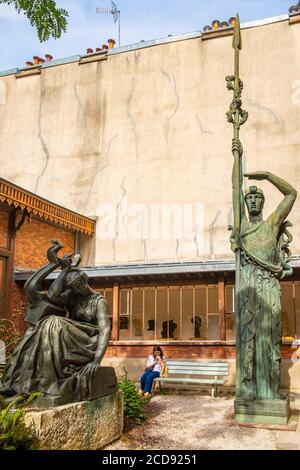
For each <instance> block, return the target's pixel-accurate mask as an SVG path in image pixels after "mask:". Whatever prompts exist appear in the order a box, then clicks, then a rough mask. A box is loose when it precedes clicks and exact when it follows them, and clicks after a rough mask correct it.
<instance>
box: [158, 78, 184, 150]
mask: <svg viewBox="0 0 300 470" xmlns="http://www.w3.org/2000/svg"><path fill="white" fill-rule="evenodd" d="M161 73H162V74H163V75H165V77H167V79H168V80H169V82H170V83H171V84H172V85H173V88H174V94H175V99H176V101H175V109H174V111H173V112H172V113H171V114H170V115H169V116H167V118H166V119H167V120H166V123H165V126H164V135H165V140H166V142H169V133H170V126H171V121H172V119H173V118H174V116H175V115H176V113H177V111H178V109H179V106H180V97H179V94H178V90H177V82H176V78H175V74H174V73H173V74H172V76H171V75H170V74H168V73H167V72H166V71H165V70H161Z"/></svg>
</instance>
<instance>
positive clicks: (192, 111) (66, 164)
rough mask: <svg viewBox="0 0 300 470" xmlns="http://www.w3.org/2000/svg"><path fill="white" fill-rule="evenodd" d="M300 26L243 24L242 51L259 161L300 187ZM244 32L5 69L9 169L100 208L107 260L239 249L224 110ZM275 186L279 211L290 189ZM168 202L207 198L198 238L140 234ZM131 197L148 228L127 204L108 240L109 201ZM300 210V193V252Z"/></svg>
mask: <svg viewBox="0 0 300 470" xmlns="http://www.w3.org/2000/svg"><path fill="white" fill-rule="evenodd" d="M299 37H300V23H298V24H294V25H291V26H290V25H289V23H288V21H281V22H278V23H274V24H268V25H265V26H259V27H255V28H248V29H244V30H243V52H242V54H241V76H242V78H243V80H244V84H245V92H244V107H245V108H246V109H247V110H248V111H249V113H250V117H249V121H248V123H247V124H246V125H245V126H244V128H243V129H242V134H241V135H242V141H243V144H244V149H245V162H246V169H247V170H248V171H252V170H264V169H267V170H269V171H273V172H274V173H277V174H279V175H281V176H282V177H283V178H285V179H287V180H288V181H289V182H290V183H291V184H293V185H294V186H295V187H296V188H299V187H300V184H299V183H300V125H299V123H300V91H299V89H300V47H299ZM231 40H232V38H231V37H223V38H215V39H212V40H207V41H202V40H201V38H196V39H191V40H186V41H181V42H173V43H169V44H164V45H158V46H155V47H150V48H146V49H142V50H136V51H131V52H127V53H124V54H116V55H113V56H109V57H108V60H107V61H101V62H95V63H91V64H83V65H79V64H78V63H77V62H75V63H71V64H67V65H61V66H57V67H52V68H47V69H43V70H42V73H41V75H34V76H29V77H24V78H18V79H16V78H15V76H14V75H10V76H6V77H2V78H1V79H0V86H1V90H2V100H1V105H0V141H1V146H0V167H1V171H0V176H2V177H4V178H6V179H8V180H10V181H12V182H14V183H16V184H19V185H21V186H23V187H24V188H26V189H28V190H31V191H34V192H36V193H38V194H39V195H41V196H44V197H46V198H48V199H50V200H52V201H54V202H56V203H59V204H62V205H64V206H66V207H68V208H71V209H73V210H75V211H78V212H80V213H83V214H85V215H88V216H98V223H97V238H96V245H95V263H96V264H105V263H107V264H111V263H114V262H115V263H126V262H144V261H164V260H173V261H174V260H178V261H184V260H199V259H223V258H232V254H231V251H230V246H229V240H228V237H229V234H228V232H227V226H228V223H230V222H231V182H230V180H231V169H232V156H231V149H230V147H231V138H232V127H231V125H229V124H227V123H226V117H225V112H226V111H227V109H228V107H229V104H230V101H231V99H232V95H231V94H230V93H229V92H228V91H226V87H225V82H224V77H225V75H227V74H231V73H232V72H233V50H232V48H231ZM262 186H263V188H264V189H265V190H266V198H267V202H266V213H269V212H270V211H271V210H273V209H274V208H275V207H276V205H277V204H278V203H279V201H280V194H279V193H278V191H277V190H276V189H272V188H271V187H270V185H266V184H262ZM105 204H106V205H108V206H105ZM136 204H142V206H140V207H137V206H135V205H136ZM163 204H178V205H179V207H181V208H182V207H183V205H184V204H189V205H192V206H190V207H192V208H193V210H194V209H195V207H196V206H195V205H196V204H200V206H199V207H200V209H199V211H200V212H199V214H200V215H201V207H203V216H202V215H201V217H200V221H199V220H196V218H194V220H193V227H192V229H193V231H192V236H190V237H189V239H186V238H184V237H183V236H181V234H174V236H172V237H171V239H165V240H164V239H163V237H162V236H161V235H159V236H158V237H157V236H156V238H158V239H155V236H152V235H151V234H150V236H149V233H148V234H147V233H143V234H141V233H138V232H139V229H138V228H139V227H138V225H139V223H138V221H137V214H138V213H143V214H144V222H143V223H144V225H146V223H147V218H149V217H150V215H149V214H151V208H153V207H158V208H161V207H163V206H162V205H163ZM126 205H127V207H128V208H129V218H128V221H129V225H130V230H131V232H134V229H135V228H136V233H137V236H136V237H135V238H136V239H132V238H134V237H132V233H131V235H130V236H129V239H128V237H127V239H124V238H126V237H125V236H124V233H123V232H122V224H124V223H125V221H124V220H123V215H122V216H119V217H118V216H116V217H115V216H114V215H113V218H114V217H115V218H116V219H117V222H120V225H119V227H118V226H114V225H112V228H111V239H104V240H103V239H102V238H105V237H104V236H103V234H104V232H105V229H106V228H107V223H108V222H109V221H107V217H106V218H105V210H106V209H105V208H106V207H112V208H114V209H120V208H124V207H126ZM201 205H202V206H201ZM299 209H300V198H299V200H298V201H297V203H296V205H295V208H294V210H293V213H292V214H291V215H290V220H292V221H293V224H294V228H293V234H294V244H293V252H294V254H298V255H300V210H299ZM103 211H104V212H103ZM118 219H122V220H118ZM140 225H141V224H140ZM150 225H151V223H150ZM153 226H155V223H152V226H151V227H152V228H153ZM120 232H122V233H120ZM120 238H123V239H120Z"/></svg>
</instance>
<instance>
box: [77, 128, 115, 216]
mask: <svg viewBox="0 0 300 470" xmlns="http://www.w3.org/2000/svg"><path fill="white" fill-rule="evenodd" d="M118 135H119V134H118V132H117V133H116V134H115V135H114V136H113V137H111V138H110V140H109V141H108V144H107V149H106V152H105V156H104V162H105V163H104V165H103V166H101V167H100V168H99V163H98V165H97V169H96V171H95V172H94V173H93V177H92V182H91V184H90V186H89V190H88V193H87V196H86V200H85V204H84V210H83V213H84V214H85V213H86V210H87V206H88V203H89V201H90V198H91V195H92V193H93V190H94V186H95V181H96V177H97V176H98V175H99V173H101V172H102V171H103V170H105V169H106V168H107V167H108V166H109V154H110V150H111V146H112V144H113V141H114V140H115V139H116V138H117V137H118ZM101 154H102V152H101ZM101 154H98V155H99V157H100V158H99V162H100V161H101Z"/></svg>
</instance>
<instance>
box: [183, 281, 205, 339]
mask: <svg viewBox="0 0 300 470" xmlns="http://www.w3.org/2000/svg"><path fill="white" fill-rule="evenodd" d="M197 332H198V334H200V333H201V331H200V332H199V329H198V330H197ZM195 336H196V335H195V327H194V318H193V288H192V287H183V288H182V339H183V340H191V339H194V337H195ZM199 337H200V336H199Z"/></svg>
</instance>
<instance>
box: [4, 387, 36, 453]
mask: <svg viewBox="0 0 300 470" xmlns="http://www.w3.org/2000/svg"><path fill="white" fill-rule="evenodd" d="M40 395H41V394H40V393H33V394H32V395H30V397H29V398H27V399H24V398H23V397H18V398H16V399H15V400H13V401H12V402H11V403H10V404H9V405H8V406H7V405H6V404H5V403H4V400H3V399H1V400H0V450H27V449H36V448H37V447H38V440H37V437H36V434H35V431H34V428H33V427H32V426H31V427H26V426H25V408H26V406H27V405H29V403H30V402H31V401H32V400H33V399H34V398H36V397H37V396H40Z"/></svg>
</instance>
